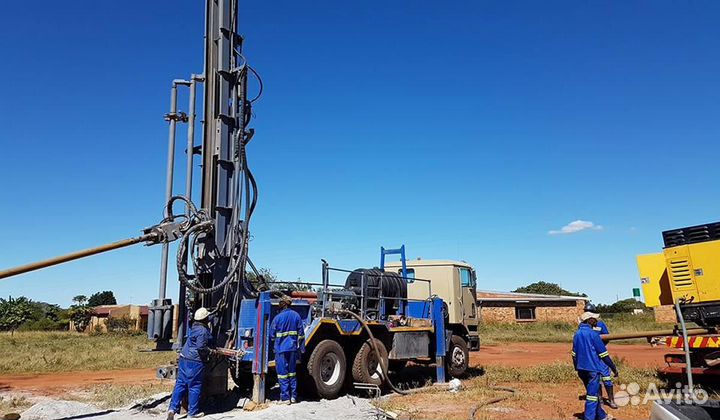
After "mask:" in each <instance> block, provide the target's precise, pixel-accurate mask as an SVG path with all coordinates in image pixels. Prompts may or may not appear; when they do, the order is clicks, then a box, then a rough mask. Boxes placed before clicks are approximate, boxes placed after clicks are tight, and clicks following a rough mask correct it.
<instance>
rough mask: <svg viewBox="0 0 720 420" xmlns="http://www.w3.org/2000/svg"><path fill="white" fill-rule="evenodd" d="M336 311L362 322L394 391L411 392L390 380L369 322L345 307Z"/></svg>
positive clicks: (389, 384) (379, 363) (385, 379)
mask: <svg viewBox="0 0 720 420" xmlns="http://www.w3.org/2000/svg"><path fill="white" fill-rule="evenodd" d="M336 312H337V313H338V314H346V315H350V316H351V317H353V318H355V319H356V320H357V321H358V322H359V323H360V325H362V327H363V329H364V330H365V332H367V333H368V336H369V337H370V347H372V349H373V352H374V353H375V357H377V359H378V365H380V371H381V372H380V373H381V374H382V377H383V380H384V381H385V383H386V384H387V385H388V386H389V387H390V389H392V390H393V391H395V392H397V393H398V394H400V395H408V394H410V393H409V392H407V391H405V390H403V389H400V388H398V387H396V386H395V384H393V383H392V381H390V376H388V370H387V366H385V360H383V358H382V356H381V355H380V350H379V349H378V348H377V345H376V344H375V336H374V335H373V333H372V331H370V327H369V326H368V325H367V323H365V321H364V320H363V319H362V318H360V316H359V315H358V314H356V313H354V312H350V311H347V310H345V309H341V310H339V311H336Z"/></svg>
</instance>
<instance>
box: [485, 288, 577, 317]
mask: <svg viewBox="0 0 720 420" xmlns="http://www.w3.org/2000/svg"><path fill="white" fill-rule="evenodd" d="M585 302H587V298H583V297H577V296H554V295H538V294H532V293H513V292H490V291H479V292H478V293H477V304H478V308H480V320H481V322H499V323H523V322H536V321H549V322H567V323H577V322H578V318H580V314H582V312H583V307H584V306H585Z"/></svg>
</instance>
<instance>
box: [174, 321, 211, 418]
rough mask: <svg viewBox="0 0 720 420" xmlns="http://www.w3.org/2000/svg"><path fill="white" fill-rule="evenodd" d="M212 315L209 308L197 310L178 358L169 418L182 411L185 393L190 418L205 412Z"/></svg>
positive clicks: (200, 415)
mask: <svg viewBox="0 0 720 420" xmlns="http://www.w3.org/2000/svg"><path fill="white" fill-rule="evenodd" d="M209 315H210V313H209V312H208V310H207V309H205V308H200V309H198V310H197V311H195V315H194V316H193V319H194V322H193V324H192V327H191V328H190V331H189V332H188V335H187V337H186V339H185V345H183V348H182V350H181V351H180V358H179V360H178V374H177V380H176V381H175V389H174V390H173V393H172V399H171V400H170V408H169V409H168V416H167V418H168V420H172V419H174V418H175V414H176V413H179V412H180V404H182V401H183V399H184V398H185V396H186V395H187V396H188V417H190V418H197V417H202V416H203V415H204V414H203V413H202V412H201V411H200V394H201V392H202V384H203V374H204V371H205V362H206V361H207V359H208V356H209V354H210V346H211V345H212V335H211V334H210V328H209V327H208V321H209Z"/></svg>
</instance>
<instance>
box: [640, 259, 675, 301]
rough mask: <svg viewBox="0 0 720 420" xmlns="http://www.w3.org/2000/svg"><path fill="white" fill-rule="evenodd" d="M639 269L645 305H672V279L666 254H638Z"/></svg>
mask: <svg viewBox="0 0 720 420" xmlns="http://www.w3.org/2000/svg"><path fill="white" fill-rule="evenodd" d="M637 265H638V271H639V272H640V284H641V285H642V290H643V296H645V305H646V306H648V307H651V308H653V307H655V306H662V305H672V304H673V296H672V291H671V290H670V279H669V278H668V270H667V265H666V262H665V254H663V253H662V252H659V253H657V254H649V255H638V257H637Z"/></svg>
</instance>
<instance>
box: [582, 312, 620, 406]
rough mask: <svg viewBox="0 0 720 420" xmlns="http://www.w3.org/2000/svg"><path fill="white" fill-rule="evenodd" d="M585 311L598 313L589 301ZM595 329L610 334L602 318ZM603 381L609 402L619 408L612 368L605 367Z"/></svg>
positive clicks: (597, 331)
mask: <svg viewBox="0 0 720 420" xmlns="http://www.w3.org/2000/svg"><path fill="white" fill-rule="evenodd" d="M585 312H592V313H597V308H596V307H595V305H593V304H592V303H590V302H588V303H586V304H585ZM593 331H595V332H596V333H598V334H599V335H603V334H610V330H608V327H607V325H605V323H604V322H603V321H602V319H598V320H597V323H596V324H595V326H594V327H593ZM601 379H602V383H603V387H604V388H605V393H606V394H607V397H608V398H607V404H608V406H609V407H610V408H612V409H617V408H618V405H617V404H616V403H615V391H614V388H613V378H612V376H610V369H605V372H603V376H602V378H601ZM600 394H601V395H600V396H601V397H602V390H600Z"/></svg>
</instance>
